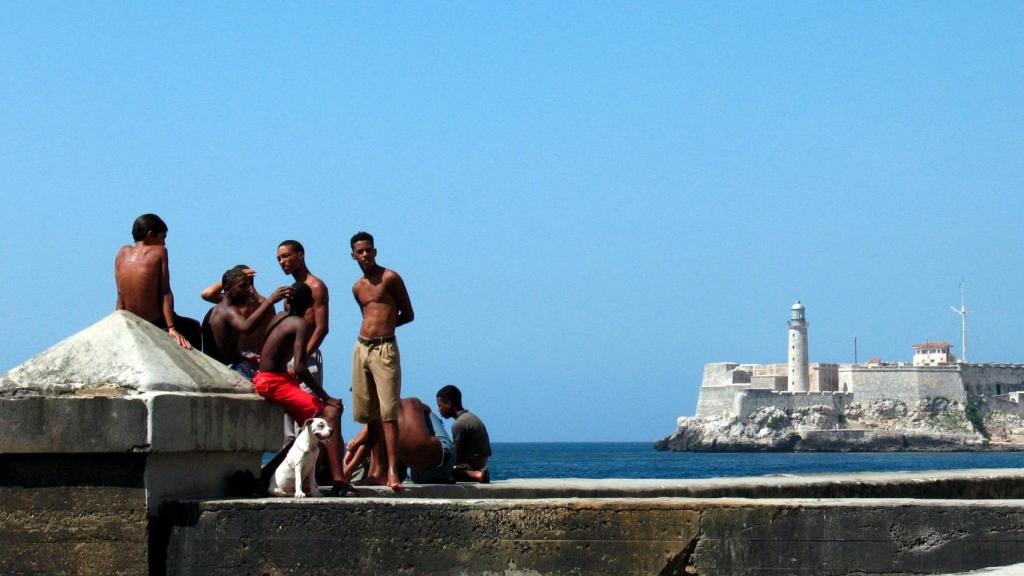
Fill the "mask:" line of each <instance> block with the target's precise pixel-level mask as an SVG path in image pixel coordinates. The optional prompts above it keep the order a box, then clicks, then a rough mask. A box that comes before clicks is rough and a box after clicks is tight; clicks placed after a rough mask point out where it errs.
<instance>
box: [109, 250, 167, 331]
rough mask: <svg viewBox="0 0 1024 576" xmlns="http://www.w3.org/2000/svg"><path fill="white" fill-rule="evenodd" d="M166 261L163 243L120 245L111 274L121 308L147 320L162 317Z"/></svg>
mask: <svg viewBox="0 0 1024 576" xmlns="http://www.w3.org/2000/svg"><path fill="white" fill-rule="evenodd" d="M166 262H167V248H166V247H165V246H159V245H146V244H137V245H135V246H122V247H121V250H119V251H118V253H117V258H115V260H114V278H115V281H116V282H117V293H118V299H119V302H120V303H121V304H123V306H124V309H125V310H127V311H129V312H131V313H132V314H135V315H136V316H139V317H141V318H143V319H145V320H149V321H154V320H159V319H160V318H163V301H162V296H163V294H164V290H165V289H164V284H165V283H166V282H167V280H166V278H165V269H166Z"/></svg>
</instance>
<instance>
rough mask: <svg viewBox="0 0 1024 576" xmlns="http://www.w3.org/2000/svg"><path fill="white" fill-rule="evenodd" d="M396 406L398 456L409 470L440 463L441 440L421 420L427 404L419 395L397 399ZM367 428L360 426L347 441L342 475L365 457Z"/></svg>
mask: <svg viewBox="0 0 1024 576" xmlns="http://www.w3.org/2000/svg"><path fill="white" fill-rule="evenodd" d="M399 408H400V410H399V412H398V429H399V430H400V431H401V434H400V435H399V438H401V441H400V442H399V443H398V458H399V459H400V460H401V461H402V462H404V463H405V464H406V465H407V466H409V467H410V468H412V469H413V470H429V469H431V468H433V467H435V466H437V465H438V464H440V463H441V459H442V457H443V449H442V448H441V441H440V440H438V439H437V437H435V436H434V434H433V433H432V432H431V430H430V429H429V428H427V423H426V420H425V417H427V416H428V415H429V414H430V407H429V406H427V405H426V404H424V403H423V402H420V400H419V398H402V399H401V400H399ZM369 428H370V427H369V425H367V426H364V427H363V429H362V430H360V431H359V434H358V435H357V436H356V437H355V438H354V439H353V440H352V441H351V442H349V443H348V449H349V452H348V454H346V456H345V474H346V475H347V476H349V477H351V475H352V472H353V471H354V470H355V468H356V466H358V465H359V462H360V461H362V459H363V458H365V457H366V451H367V449H369V447H370V446H369V443H370V440H371V438H370V432H369Z"/></svg>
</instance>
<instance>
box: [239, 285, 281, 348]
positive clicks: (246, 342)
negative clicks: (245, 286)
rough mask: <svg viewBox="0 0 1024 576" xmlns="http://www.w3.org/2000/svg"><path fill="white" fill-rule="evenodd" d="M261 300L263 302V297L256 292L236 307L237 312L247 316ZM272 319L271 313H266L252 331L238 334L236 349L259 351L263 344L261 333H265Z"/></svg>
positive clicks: (257, 306)
mask: <svg viewBox="0 0 1024 576" xmlns="http://www.w3.org/2000/svg"><path fill="white" fill-rule="evenodd" d="M261 302H263V297H262V296H260V295H259V294H256V295H254V296H253V298H252V299H251V300H247V301H246V302H245V303H244V304H242V305H240V306H238V307H237V310H238V313H239V314H241V315H242V318H248V317H249V315H250V314H252V313H253V312H255V311H256V309H257V308H259V305H260V303H261ZM273 319H274V315H273V314H267V315H265V316H264V317H263V318H262V319H261V320H260V322H259V324H258V325H257V326H256V328H255V329H254V330H253V331H252V332H249V333H247V334H240V335H239V336H238V350H239V351H241V352H256V353H259V351H260V348H261V347H262V346H263V335H264V334H266V333H267V327H268V326H270V321H271V320H273Z"/></svg>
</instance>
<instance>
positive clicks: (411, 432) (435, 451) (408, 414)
mask: <svg viewBox="0 0 1024 576" xmlns="http://www.w3.org/2000/svg"><path fill="white" fill-rule="evenodd" d="M399 408H400V409H399V411H398V429H399V431H400V434H399V435H398V457H399V458H400V459H401V460H402V461H403V462H405V464H406V465H407V466H409V467H410V468H412V469H413V470H428V469H430V468H433V467H435V466H437V465H438V464H440V463H441V458H442V448H441V441H440V440H438V439H437V438H436V437H435V436H434V434H433V432H432V431H431V430H430V428H429V427H428V426H427V422H426V418H428V417H429V416H428V414H429V408H428V407H427V406H426V405H425V404H423V403H422V402H420V401H419V400H418V399H417V398H402V399H401V400H400V401H399Z"/></svg>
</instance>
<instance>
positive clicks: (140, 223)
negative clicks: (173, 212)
mask: <svg viewBox="0 0 1024 576" xmlns="http://www.w3.org/2000/svg"><path fill="white" fill-rule="evenodd" d="M150 232H152V233H154V234H159V233H161V232H167V224H166V223H164V221H163V219H161V218H160V217H159V216H157V215H156V214H143V215H142V216H139V217H138V218H136V219H135V223H134V224H132V238H133V239H134V240H135V241H136V242H138V241H139V240H145V239H146V235H147V234H149V233H150Z"/></svg>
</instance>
